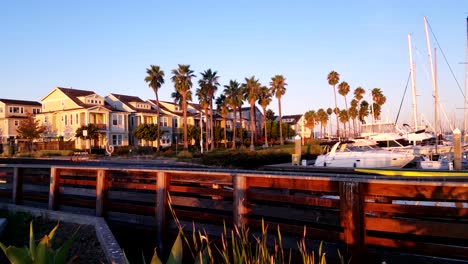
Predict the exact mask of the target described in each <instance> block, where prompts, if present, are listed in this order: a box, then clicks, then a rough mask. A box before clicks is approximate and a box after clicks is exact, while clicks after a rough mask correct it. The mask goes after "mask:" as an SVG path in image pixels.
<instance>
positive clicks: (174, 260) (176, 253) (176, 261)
mask: <svg viewBox="0 0 468 264" xmlns="http://www.w3.org/2000/svg"><path fill="white" fill-rule="evenodd" d="M181 236H182V231H179V234H178V235H177V238H176V241H175V242H174V245H172V249H171V254H170V255H169V259H168V260H167V262H166V263H167V264H181V263H182V255H183V246H182V238H181Z"/></svg>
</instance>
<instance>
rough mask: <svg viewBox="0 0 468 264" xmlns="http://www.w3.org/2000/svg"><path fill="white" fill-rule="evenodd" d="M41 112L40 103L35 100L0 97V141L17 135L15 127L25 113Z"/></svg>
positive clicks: (23, 117)
mask: <svg viewBox="0 0 468 264" xmlns="http://www.w3.org/2000/svg"><path fill="white" fill-rule="evenodd" d="M40 112H41V103H39V102H35V101H25V100H13V99H0V143H6V142H7V141H8V139H14V138H16V137H17V136H18V132H17V131H16V129H17V128H18V126H19V124H20V122H21V120H24V119H26V114H27V113H32V114H38V113H40Z"/></svg>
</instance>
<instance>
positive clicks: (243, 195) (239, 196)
mask: <svg viewBox="0 0 468 264" xmlns="http://www.w3.org/2000/svg"><path fill="white" fill-rule="evenodd" d="M232 180H233V186H234V208H233V220H234V224H235V225H236V226H237V227H238V228H239V229H240V228H247V225H248V223H247V213H248V208H247V177H245V176H239V175H237V174H234V175H233V176H232Z"/></svg>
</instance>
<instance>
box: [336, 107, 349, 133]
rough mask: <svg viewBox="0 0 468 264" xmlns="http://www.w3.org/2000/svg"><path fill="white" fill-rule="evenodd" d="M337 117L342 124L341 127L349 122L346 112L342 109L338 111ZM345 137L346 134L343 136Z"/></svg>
mask: <svg viewBox="0 0 468 264" xmlns="http://www.w3.org/2000/svg"><path fill="white" fill-rule="evenodd" d="M338 116H339V117H340V122H341V123H343V127H346V123H347V122H348V121H349V117H348V111H347V110H346V109H343V110H341V111H339V113H338ZM343 136H345V137H346V132H345V133H344V134H343Z"/></svg>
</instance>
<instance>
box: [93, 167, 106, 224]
mask: <svg viewBox="0 0 468 264" xmlns="http://www.w3.org/2000/svg"><path fill="white" fill-rule="evenodd" d="M108 175H109V172H108V171H107V170H98V171H97V175H96V216H98V217H102V216H104V214H105V211H106V204H107V202H108V199H107V198H108V189H109V187H108V186H109V185H108Z"/></svg>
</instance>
